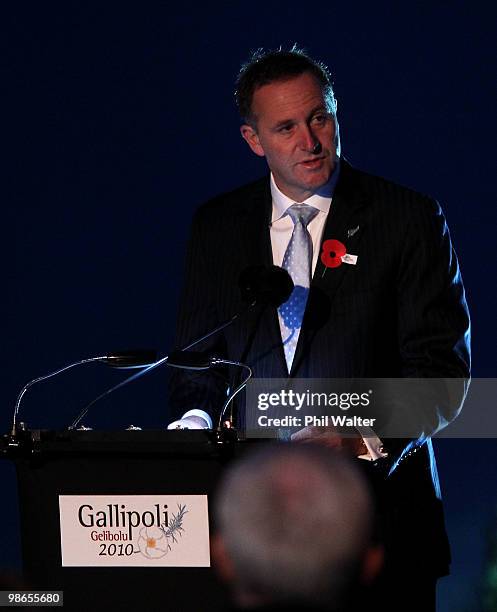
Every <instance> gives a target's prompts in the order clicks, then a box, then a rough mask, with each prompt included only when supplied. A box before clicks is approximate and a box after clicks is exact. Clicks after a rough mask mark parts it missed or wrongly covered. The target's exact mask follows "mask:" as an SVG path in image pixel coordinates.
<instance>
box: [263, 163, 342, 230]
mask: <svg viewBox="0 0 497 612" xmlns="http://www.w3.org/2000/svg"><path fill="white" fill-rule="evenodd" d="M339 174H340V159H337V164H336V167H335V170H334V172H333V173H332V175H331V176H330V178H329V179H328V182H327V183H326V184H325V185H323V186H322V187H321V188H320V189H319V192H318V193H314V194H313V195H311V196H310V197H309V198H307V199H306V200H304V202H303V203H304V204H308V205H309V206H314V208H317V209H318V210H320V211H321V212H323V213H324V214H325V215H327V214H328V212H329V210H330V206H331V200H332V198H333V194H334V192H335V187H336V184H337V181H338V176H339ZM271 197H272V199H273V218H272V219H271V222H272V223H274V222H275V221H277V220H278V219H280V218H281V217H283V216H284V215H285V213H286V211H287V209H288V208H289V207H290V206H292V205H293V204H295V200H292V199H291V198H289V197H288V196H286V195H285V194H284V193H283V192H282V191H280V189H279V188H278V186H277V185H276V182H275V180H274V176H273V173H272V172H271Z"/></svg>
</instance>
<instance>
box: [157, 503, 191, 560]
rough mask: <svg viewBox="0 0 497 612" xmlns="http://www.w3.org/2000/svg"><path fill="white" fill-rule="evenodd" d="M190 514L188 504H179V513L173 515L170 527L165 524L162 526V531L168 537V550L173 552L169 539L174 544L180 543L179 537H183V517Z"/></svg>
mask: <svg viewBox="0 0 497 612" xmlns="http://www.w3.org/2000/svg"><path fill="white" fill-rule="evenodd" d="M187 512H188V510H187V509H186V504H184V505H183V506H182V505H181V504H178V512H177V513H176V514H173V515H172V518H171V521H170V522H169V526H168V527H166V525H165V524H164V523H162V525H161V526H160V529H161V531H162V532H163V533H164V535H165V536H166V541H167V543H168V544H167V549H168V550H171V544H169V538H171V540H172V541H173V542H174V544H177V543H178V539H177V536H181V535H182V532H183V531H184V529H183V517H184V516H185V514H186V513H187Z"/></svg>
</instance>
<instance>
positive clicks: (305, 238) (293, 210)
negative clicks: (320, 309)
mask: <svg viewBox="0 0 497 612" xmlns="http://www.w3.org/2000/svg"><path fill="white" fill-rule="evenodd" d="M286 212H287V214H288V215H289V216H290V218H291V219H292V221H293V223H294V227H293V233H292V237H291V239H290V242H289V243H288V246H287V249H286V251H285V256H284V257H283V264H282V267H283V268H284V269H285V270H287V271H288V273H289V274H290V276H291V277H292V280H293V283H294V285H295V286H294V288H293V291H292V293H291V295H290V297H289V298H288V300H287V301H286V302H285V303H284V304H282V305H281V306H280V307H279V308H278V318H279V321H280V329H281V338H282V340H283V348H284V350H285V359H286V364H287V367H288V371H289V372H290V370H291V368H292V363H293V357H294V355H295V349H296V348H297V342H298V339H299V334H300V328H301V327H302V320H303V318H304V312H305V306H306V303H307V296H308V295H309V286H310V282H311V266H312V239H311V236H310V234H309V232H308V230H307V225H308V224H309V223H310V222H311V221H312V219H314V217H315V216H316V215H317V214H318V212H319V211H318V209H317V208H314V207H313V206H309V205H308V204H293V205H292V206H290V207H289V208H288V209H287V211H286Z"/></svg>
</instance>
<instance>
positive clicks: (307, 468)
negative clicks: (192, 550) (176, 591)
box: [212, 444, 382, 610]
mask: <svg viewBox="0 0 497 612" xmlns="http://www.w3.org/2000/svg"><path fill="white" fill-rule="evenodd" d="M215 516H216V524H217V529H218V534H217V536H216V537H215V538H214V540H213V545H212V553H213V558H214V563H215V564H216V566H217V568H218V571H219V572H220V573H221V575H222V577H223V578H224V579H225V580H226V581H227V582H229V583H230V585H231V587H232V589H233V595H234V599H235V603H236V604H237V605H238V606H240V607H242V608H257V607H262V606H265V605H273V604H285V603H291V604H293V605H296V604H302V605H306V606H315V607H320V608H325V609H327V610H335V609H336V610H342V609H344V605H345V602H346V601H347V600H348V599H349V596H350V594H351V591H352V590H354V591H357V588H359V587H361V586H364V585H366V584H368V583H369V582H371V581H372V580H373V578H374V577H375V576H376V574H377V573H378V571H379V568H380V566H381V562H382V551H381V548H379V547H376V546H374V545H373V544H372V541H371V537H372V523H373V506H372V501H371V497H370V493H369V490H368V488H367V485H366V483H365V481H364V480H363V478H362V475H361V474H360V473H359V471H358V470H357V469H356V467H355V466H354V465H353V464H352V463H351V462H349V461H347V460H346V459H345V458H344V457H342V456H338V455H336V454H335V453H334V452H333V451H331V450H330V449H326V448H321V447H318V446H315V445H299V444H282V445H274V446H271V447H269V448H267V449H264V450H262V451H258V452H256V453H254V454H252V455H249V456H248V457H246V458H244V459H243V460H242V461H240V462H239V463H238V464H236V465H235V466H234V467H232V468H231V469H230V470H229V471H228V472H227V473H226V476H225V478H224V480H223V482H222V483H221V486H220V489H219V492H218V496H217V499H216V505H215ZM356 587H357V588H356Z"/></svg>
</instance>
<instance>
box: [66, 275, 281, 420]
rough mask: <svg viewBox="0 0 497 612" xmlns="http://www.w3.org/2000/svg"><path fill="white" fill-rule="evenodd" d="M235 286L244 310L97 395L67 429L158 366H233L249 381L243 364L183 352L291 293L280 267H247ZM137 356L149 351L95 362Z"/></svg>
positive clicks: (124, 362) (125, 363)
mask: <svg viewBox="0 0 497 612" xmlns="http://www.w3.org/2000/svg"><path fill="white" fill-rule="evenodd" d="M238 286H239V288H240V291H241V293H242V299H243V301H244V302H249V304H248V306H247V307H246V308H244V309H243V310H241V311H238V312H237V313H235V314H234V315H233V316H232V317H231V318H230V319H228V320H227V321H224V323H221V324H220V325H219V326H218V327H216V328H215V329H213V330H211V331H209V332H207V333H206V334H204V335H203V336H201V337H200V338H196V339H195V340H193V341H192V342H190V343H189V344H187V345H185V346H183V347H182V348H180V349H179V350H176V351H174V352H173V353H172V354H171V355H166V356H165V357H162V358H161V359H159V360H158V361H155V362H154V363H150V364H147V366H146V367H145V369H142V370H141V371H140V372H137V373H136V374H133V375H132V376H130V377H128V378H126V379H125V380H123V381H121V382H120V383H118V384H117V385H115V386H114V387H111V388H110V389H108V390H107V391H105V392H104V393H102V394H100V395H99V396H98V397H96V398H95V399H94V400H93V401H91V402H90V403H89V404H87V405H86V406H85V407H84V408H83V410H82V411H81V412H80V413H79V415H78V416H77V417H76V419H75V420H74V421H73V423H72V424H71V425H70V426H69V429H75V428H76V426H77V425H78V424H79V422H80V421H81V420H82V419H83V418H84V417H85V416H86V414H87V413H88V411H89V410H90V408H91V407H92V406H93V405H94V404H96V403H97V402H98V401H100V400H101V399H103V398H104V397H107V396H108V395H110V394H111V393H113V392H114V391H116V390H117V389H120V388H121V387H123V386H125V385H127V384H128V383H130V382H132V381H134V380H136V379H137V378H140V377H141V376H144V375H145V374H147V373H148V372H150V371H151V370H154V369H155V368H158V367H160V366H161V365H163V364H166V365H170V366H172V367H178V368H182V369H192V370H207V369H209V368H211V367H213V366H215V365H221V364H225V365H233V366H238V367H242V368H245V369H247V370H249V371H250V374H249V376H248V378H250V376H251V375H252V374H251V370H250V368H249V367H248V366H246V365H245V364H242V363H238V362H233V361H228V360H223V359H219V358H217V357H213V356H209V355H207V354H206V353H194V352H190V353H187V351H190V349H191V348H193V347H194V346H197V344H200V343H201V342H203V341H204V340H207V339H208V338H210V337H211V336H213V335H215V334H217V333H219V332H220V331H222V330H223V329H225V328H226V327H228V326H229V325H231V324H232V323H233V322H234V321H236V320H237V319H238V318H239V317H240V316H241V315H242V314H244V313H245V312H247V311H248V310H250V309H251V308H253V307H255V306H256V305H258V304H262V305H268V304H270V305H272V306H279V305H280V304H282V303H283V302H286V300H287V299H288V298H289V297H290V294H291V293H292V291H293V281H292V279H291V277H290V275H289V274H288V272H287V271H286V270H283V268H279V267H278V266H261V265H259V266H249V267H248V268H246V269H245V270H243V271H242V273H241V274H240V277H239V281H238ZM130 353H131V355H130ZM139 353H141V354H143V355H144V356H145V355H150V351H141V352H140V351H130V352H121V353H115V354H112V355H107V356H105V357H100V358H99V359H100V360H103V361H104V362H106V363H108V364H109V365H114V366H115V367H121V368H124V367H137V366H136V365H129V363H130V362H131V361H132V360H133V355H137V354H139ZM248 378H247V379H246V380H245V381H244V382H243V383H242V384H241V385H239V386H238V387H237V389H235V391H234V392H233V393H232V394H231V396H230V397H231V399H233V397H234V395H236V394H237V393H238V392H239V391H241V390H242V388H243V387H244V386H245V384H246V381H247V380H248ZM224 412H225V408H224V407H223V410H222V414H223V413H224Z"/></svg>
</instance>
